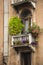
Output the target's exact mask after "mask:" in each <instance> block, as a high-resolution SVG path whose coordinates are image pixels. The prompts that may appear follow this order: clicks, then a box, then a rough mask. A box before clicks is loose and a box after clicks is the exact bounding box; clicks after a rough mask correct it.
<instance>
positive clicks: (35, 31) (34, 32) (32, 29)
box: [29, 23, 40, 38]
mask: <svg viewBox="0 0 43 65" xmlns="http://www.w3.org/2000/svg"><path fill="white" fill-rule="evenodd" d="M29 32H30V33H31V34H32V36H33V37H34V38H37V37H38V35H39V33H40V27H39V26H38V25H36V24H35V23H33V25H32V26H31V27H29Z"/></svg>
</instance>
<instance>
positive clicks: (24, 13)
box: [20, 8, 32, 32]
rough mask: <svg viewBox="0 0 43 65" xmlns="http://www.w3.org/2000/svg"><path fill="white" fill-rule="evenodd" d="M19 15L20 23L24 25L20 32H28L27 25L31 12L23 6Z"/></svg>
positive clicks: (29, 24) (30, 19)
mask: <svg viewBox="0 0 43 65" xmlns="http://www.w3.org/2000/svg"><path fill="white" fill-rule="evenodd" d="M20 17H21V19H22V23H23V24H24V25H25V27H24V29H23V31H22V32H28V28H29V26H31V23H32V13H31V11H30V10H29V9H27V8H25V9H23V10H22V12H21V14H20Z"/></svg>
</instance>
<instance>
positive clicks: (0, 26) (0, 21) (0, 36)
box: [0, 0, 3, 65]
mask: <svg viewBox="0 0 43 65" xmlns="http://www.w3.org/2000/svg"><path fill="white" fill-rule="evenodd" d="M2 59H3V0H0V65H2V62H3V61H2Z"/></svg>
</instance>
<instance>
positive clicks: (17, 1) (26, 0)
mask: <svg viewBox="0 0 43 65" xmlns="http://www.w3.org/2000/svg"><path fill="white" fill-rule="evenodd" d="M35 3H36V0H11V4H12V5H13V6H15V7H17V6H19V5H21V4H22V5H23V4H29V5H31V6H33V7H35Z"/></svg>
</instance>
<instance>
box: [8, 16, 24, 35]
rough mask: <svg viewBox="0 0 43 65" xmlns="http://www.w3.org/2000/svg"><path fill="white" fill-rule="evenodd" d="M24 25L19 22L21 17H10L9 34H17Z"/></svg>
mask: <svg viewBox="0 0 43 65" xmlns="http://www.w3.org/2000/svg"><path fill="white" fill-rule="evenodd" d="M23 27H24V25H23V24H22V23H21V19H20V18H18V17H17V16H16V17H14V16H13V17H11V18H10V20H9V34H10V35H17V34H19V33H20V32H21V31H22V29H23Z"/></svg>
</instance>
